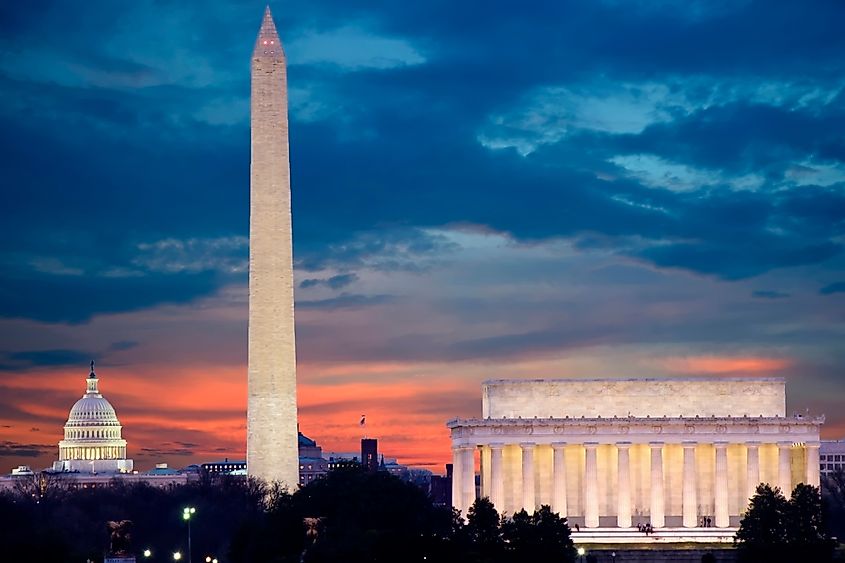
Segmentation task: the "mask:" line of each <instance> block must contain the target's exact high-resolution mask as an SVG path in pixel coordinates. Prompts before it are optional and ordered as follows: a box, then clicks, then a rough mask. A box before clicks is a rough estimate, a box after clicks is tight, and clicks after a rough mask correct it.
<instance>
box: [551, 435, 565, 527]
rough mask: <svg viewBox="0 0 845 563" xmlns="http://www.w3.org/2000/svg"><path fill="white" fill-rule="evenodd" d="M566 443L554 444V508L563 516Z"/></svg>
mask: <svg viewBox="0 0 845 563" xmlns="http://www.w3.org/2000/svg"><path fill="white" fill-rule="evenodd" d="M564 448H566V444H564V443H561V442H557V443H554V444H552V451H553V452H554V459H553V460H552V461H553V467H552V474H553V475H552V479H553V481H552V510H553V511H554V512H557V513H558V514H560V515H561V516H562V517H565V516H566V511H567V506H566V454H565V449H564Z"/></svg>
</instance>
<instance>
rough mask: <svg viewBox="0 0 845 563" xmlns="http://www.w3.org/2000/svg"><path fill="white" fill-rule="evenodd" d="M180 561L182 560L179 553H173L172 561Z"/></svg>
mask: <svg viewBox="0 0 845 563" xmlns="http://www.w3.org/2000/svg"><path fill="white" fill-rule="evenodd" d="M180 559H182V554H181V553H180V552H178V551H177V552H175V553H174V554H173V560H174V561H179V560H180Z"/></svg>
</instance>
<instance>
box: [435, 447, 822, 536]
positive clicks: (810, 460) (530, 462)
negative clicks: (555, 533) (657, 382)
mask: <svg viewBox="0 0 845 563" xmlns="http://www.w3.org/2000/svg"><path fill="white" fill-rule="evenodd" d="M566 445H567V444H566V443H553V444H551V447H552V450H553V468H552V474H553V483H552V509H553V510H554V511H555V512H558V513H559V514H562V515H566V514H567V502H566V458H565V449H564V448H565V447H566ZM697 445H698V444H697V443H696V442H683V443H682V446H683V452H684V456H683V490H682V505H683V518H682V520H683V526H684V527H686V528H694V527H696V526H697V525H698V513H697V509H698V498H697V494H698V493H697V491H698V488H697V482H696V473H697V472H696V446H697ZM713 445H714V446H715V449H716V463H715V486H714V497H715V498H714V504H715V514H714V516H715V519H714V520H715V521H714V524H715V526H716V527H717V528H727V527H728V526H730V513H729V508H728V454H727V450H728V443H727V442H716V443H715V444H713ZM792 445H793V444H792V442H778V443H777V446H778V487H780V489H781V490H782V491H783V492H784V494H785V495H787V496H788V495H789V494H790V493H791V492H792V467H791V454H790V452H791V449H792ZM519 446H520V448H521V450H522V476H523V478H522V506H524V507H525V508H526V509H528V510H531V509H533V508H534V507H536V505H537V501H536V486H535V482H534V479H535V473H536V472H535V470H534V457H535V455H534V452H535V448H536V444H533V443H520V444H519ZM583 446H584V449H585V456H584V524H585V526H586V527H587V528H596V527H598V525H599V495H598V459H597V451H596V450H597V449H598V446H599V443H598V442H587V443H584V444H583ZM615 446H616V448H617V478H618V480H617V510H616V525H617V526H618V527H620V528H630V527H631V524H632V514H631V462H630V447H631V443H630V442H617V443H616V444H615ZM663 446H664V443H663V442H652V443H650V444H649V447H650V453H651V498H650V521H651V525H652V526H653V527H655V528H662V527H664V526H665V523H666V514H665V506H666V501H665V492H664V475H663ZM745 446H746V452H747V453H746V455H747V476H746V477H747V483H748V490H747V495H746V498H751V497H752V496H753V495H754V491H755V489H756V487H757V485H758V484H759V483H760V451H759V446H760V443H759V442H748V443H746V444H745ZM488 447H489V448H490V454H491V455H490V481H491V483H490V500H491V501H492V502H493V504H494V505H495V506H496V507H502V506H503V505H504V472H503V471H504V468H503V463H504V460H503V449H504V447H505V444H488ZM805 447H806V448H807V464H806V475H805V478H806V481H805V482H807V483H809V484H812V485H815V486H818V483H819V444H818V443H811V444H806V445H805ZM474 451H475V447H473V446H461V447H457V448H454V449H453V477H452V478H453V481H452V483H453V488H452V491H453V492H452V498H453V499H454V500H453V504H454V505H455V506H456V507H457V508H459V509H461V510H464V511H466V510H467V509H468V508H469V507H470V506H471V505H472V503H473V502H474V500H475V458H474Z"/></svg>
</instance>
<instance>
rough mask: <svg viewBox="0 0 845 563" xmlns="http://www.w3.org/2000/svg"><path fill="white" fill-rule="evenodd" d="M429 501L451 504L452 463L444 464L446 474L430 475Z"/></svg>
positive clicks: (443, 504)
mask: <svg viewBox="0 0 845 563" xmlns="http://www.w3.org/2000/svg"><path fill="white" fill-rule="evenodd" d="M429 494H430V495H431V501H432V502H433V503H434V504H436V505H438V506H452V464H451V463H447V464H446V475H432V476H431V485H430V488H429Z"/></svg>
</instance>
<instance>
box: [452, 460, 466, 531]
mask: <svg viewBox="0 0 845 563" xmlns="http://www.w3.org/2000/svg"><path fill="white" fill-rule="evenodd" d="M463 462H464V460H463V459H462V458H461V448H460V447H459V446H453V447H452V506H454V507H455V508H457V509H458V510H460V511H461V512H463V513H464V516H466V508H465V507H464V505H463V495H462V494H461V483H462V480H461V465H462V464H463Z"/></svg>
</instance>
